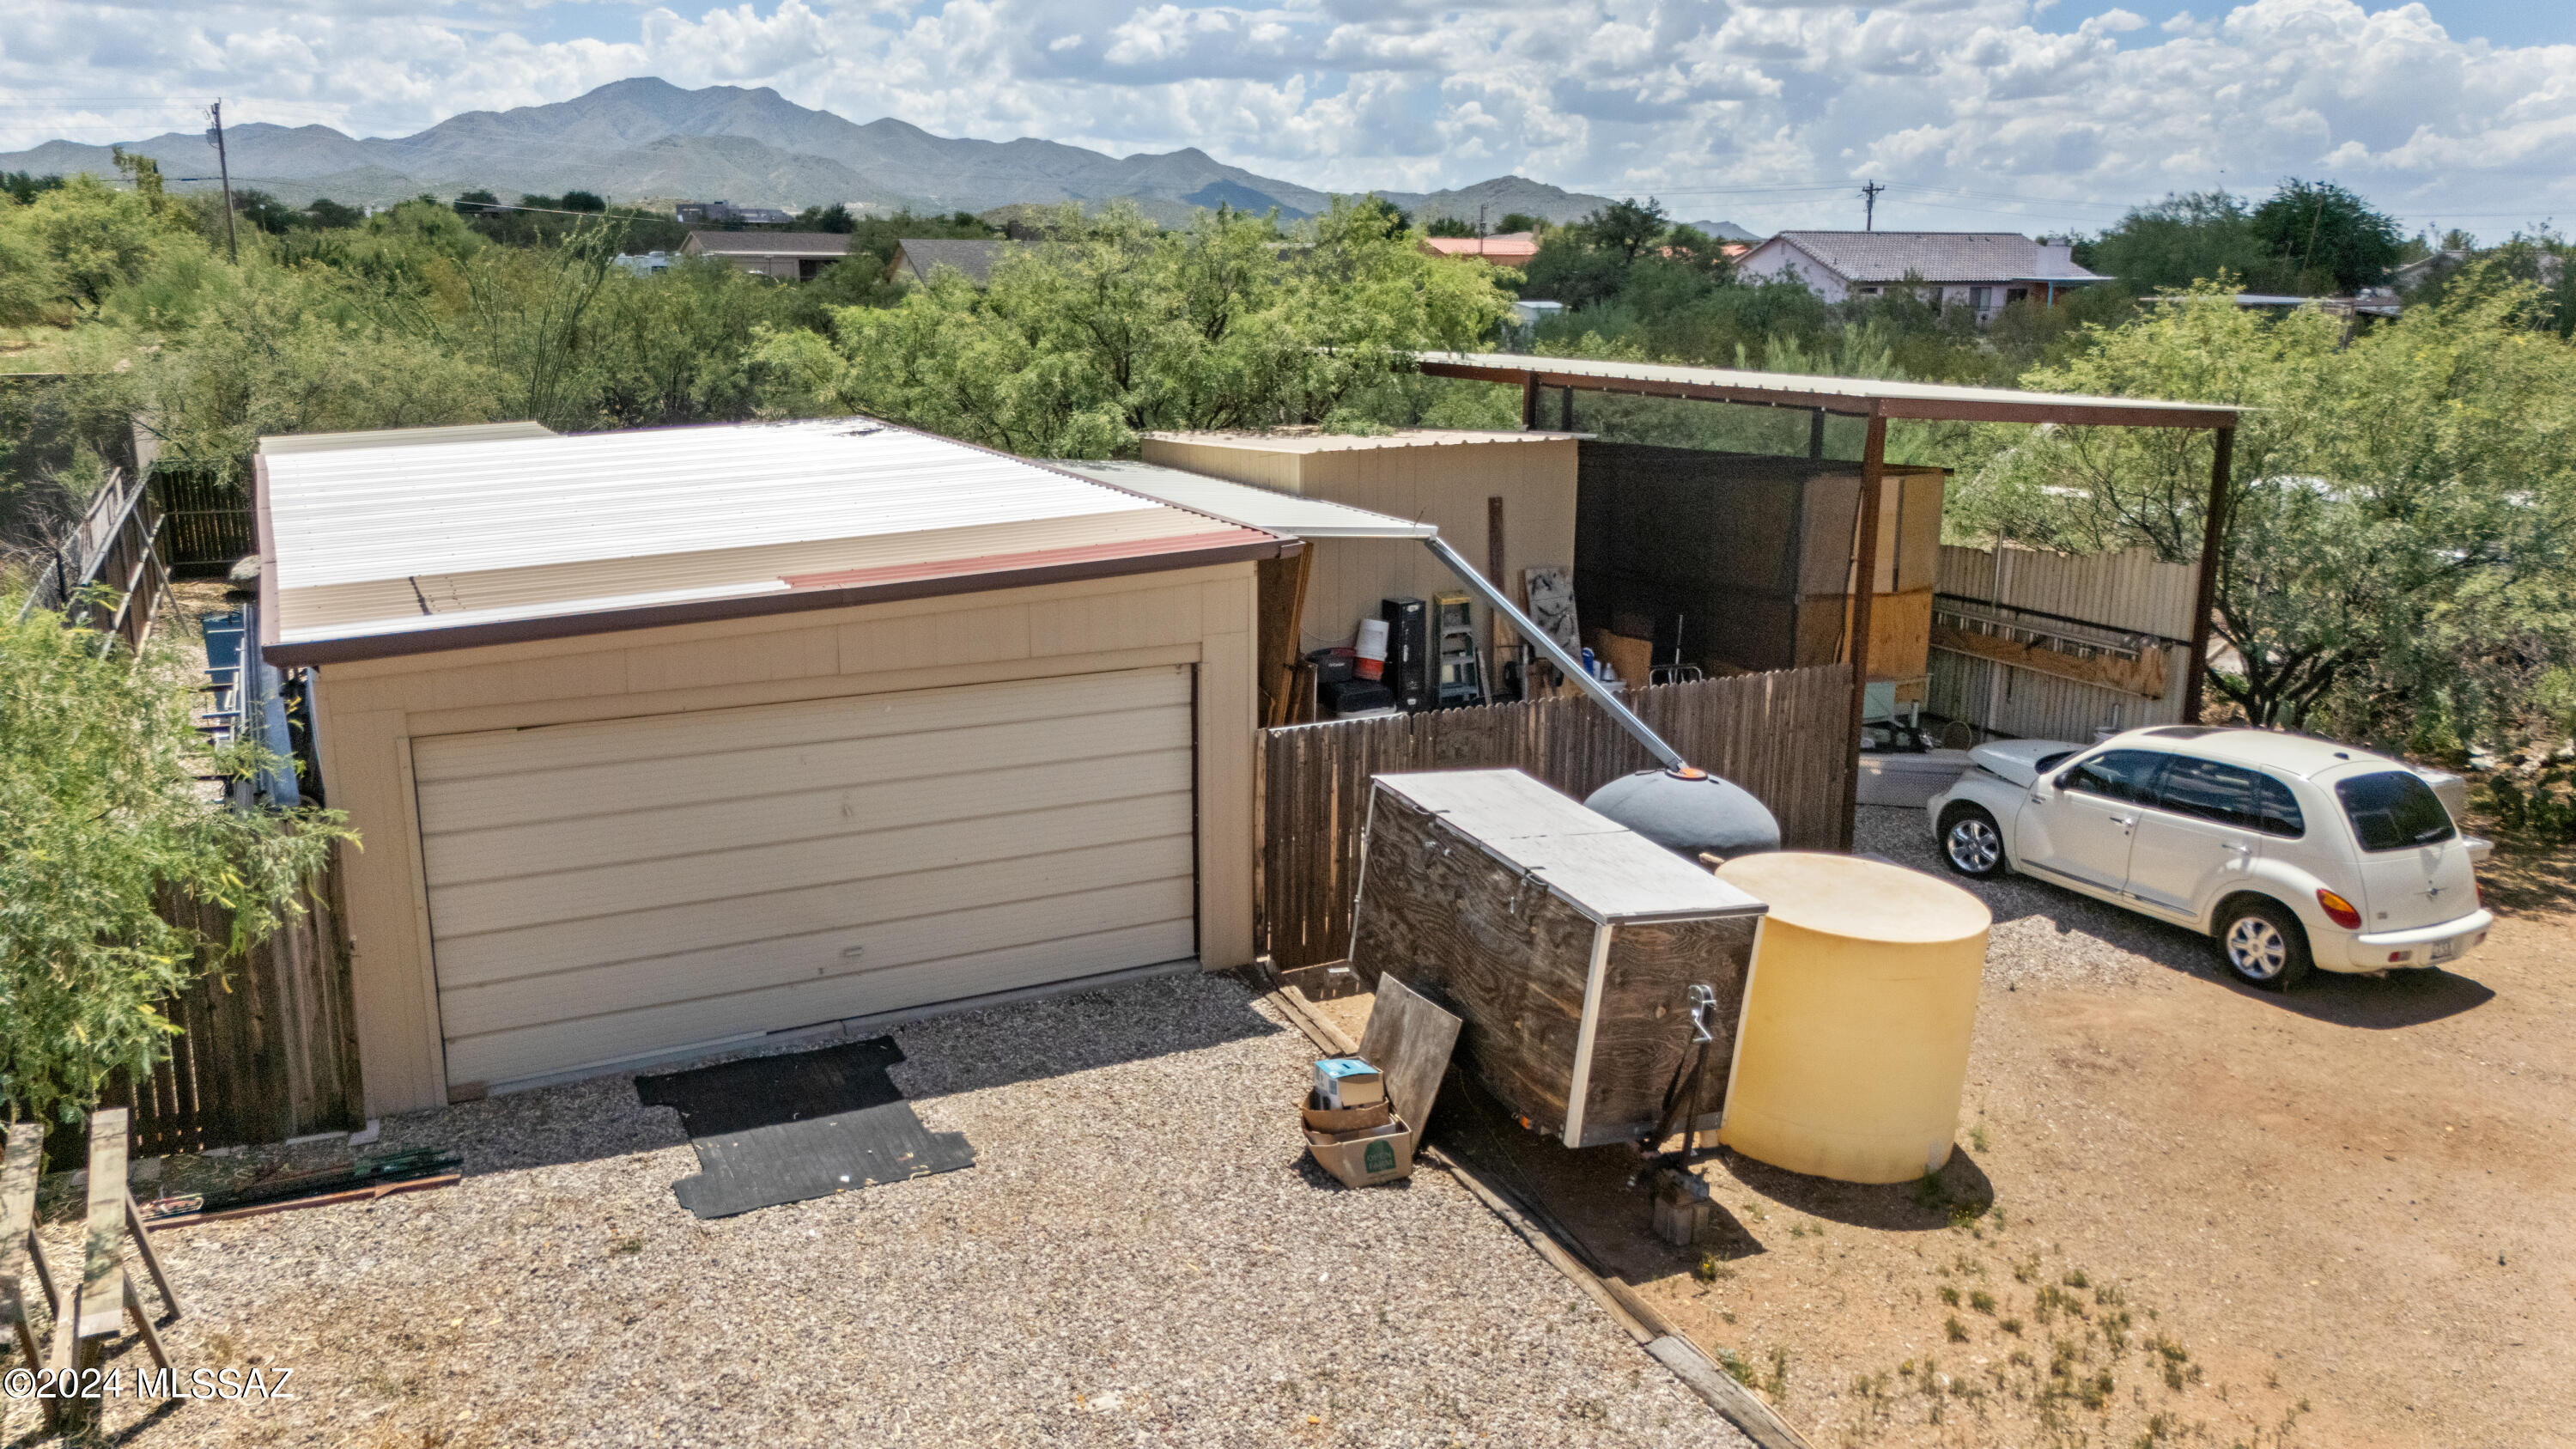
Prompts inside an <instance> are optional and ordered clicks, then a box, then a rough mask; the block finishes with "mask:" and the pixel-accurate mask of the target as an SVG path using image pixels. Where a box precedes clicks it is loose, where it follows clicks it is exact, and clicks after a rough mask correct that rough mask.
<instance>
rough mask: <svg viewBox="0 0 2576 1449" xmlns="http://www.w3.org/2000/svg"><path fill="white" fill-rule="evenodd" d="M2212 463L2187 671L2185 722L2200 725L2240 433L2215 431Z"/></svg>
mask: <svg viewBox="0 0 2576 1449" xmlns="http://www.w3.org/2000/svg"><path fill="white" fill-rule="evenodd" d="M2212 442H2213V443H2214V444H2215V446H2214V447H2212V449H2211V450H2210V460H2209V517H2208V519H2207V520H2206V522H2205V523H2204V524H2203V526H2202V529H2201V535H2200V580H2199V586H2198V587H2197V588H2195V589H2194V590H2193V591H2192V600H2191V662H2190V663H2189V664H2188V665H2187V666H2185V667H2184V670H2183V686H2182V722H2183V723H2184V724H2198V723H2200V700H2201V686H2202V684H2203V683H2204V682H2205V681H2206V680H2207V678H2208V676H2209V616H2210V615H2211V614H2212V613H2214V612H2216V611H2217V608H2218V568H2219V563H2220V560H2221V559H2222V558H2223V557H2224V556H2225V554H2226V551H2227V483H2228V475H2229V474H2230V473H2231V472H2232V471H2234V468H2235V465H2236V430H2235V429H2234V428H2232V427H2230V428H2219V429H2216V430H2215V433H2214V436H2213V438H2212Z"/></svg>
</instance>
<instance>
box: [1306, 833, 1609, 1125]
mask: <svg viewBox="0 0 2576 1449" xmlns="http://www.w3.org/2000/svg"><path fill="white" fill-rule="evenodd" d="M1361 850H1362V853H1363V857H1364V858H1365V859H1366V861H1367V880H1366V889H1365V890H1364V891H1363V892H1362V894H1361V899H1360V905H1359V911H1358V920H1357V921H1356V922H1355V924H1354V929H1353V932H1352V937H1351V967H1352V969H1353V970H1354V971H1355V972H1356V973H1358V975H1359V977H1360V979H1361V980H1362V981H1363V982H1365V983H1367V984H1369V985H1370V986H1375V985H1376V983H1377V977H1378V973H1380V972H1382V971H1392V972H1394V973H1395V974H1396V975H1397V976H1399V977H1402V978H1403V979H1404V981H1405V982H1406V983H1407V984H1408V985H1410V986H1412V987H1413V988H1414V989H1415V990H1417V991H1420V992H1422V993H1423V994H1424V995H1426V996H1428V997H1430V998H1431V999H1432V1000H1433V1001H1434V1002H1435V1003H1438V1004H1439V1005H1441V1006H1442V1007H1444V1008H1446V1009H1448V1010H1451V1011H1454V1012H1456V1013H1457V1014H1458V1015H1459V1016H1460V1017H1461V1018H1462V1019H1463V1020H1464V1021H1465V1022H1466V1027H1465V1030H1464V1032H1463V1034H1462V1035H1461V1036H1460V1038H1459V1046H1460V1048H1461V1049H1462V1052H1463V1057H1464V1061H1465V1064H1466V1066H1467V1069H1468V1070H1470V1071H1473V1072H1475V1073H1476V1074H1477V1076H1478V1077H1479V1078H1480V1079H1481V1080H1482V1081H1483V1082H1484V1084H1485V1086H1486V1087H1487V1088H1488V1089H1489V1090H1491V1091H1492V1092H1493V1093H1494V1094H1495V1095H1496V1096H1498V1097H1500V1098H1501V1099H1502V1100H1503V1101H1504V1102H1506V1103H1509V1104H1511V1105H1512V1106H1513V1108H1514V1109H1515V1110H1517V1111H1519V1112H1521V1113H1522V1114H1524V1115H1526V1116H1528V1117H1529V1118H1530V1121H1531V1125H1532V1126H1533V1127H1535V1128H1538V1129H1539V1130H1542V1131H1546V1132H1549V1133H1555V1132H1558V1131H1561V1130H1563V1128H1564V1125H1565V1118H1566V1107H1567V1102H1566V1095H1567V1083H1569V1082H1570V1081H1571V1080H1572V1079H1573V1073H1574V1058H1575V1047H1576V1039H1577V1037H1578V1035H1579V1033H1580V1031H1581V1028H1582V1021H1583V1001H1584V988H1585V975H1586V968H1587V967H1588V966H1589V965H1590V963H1591V957H1592V941H1593V936H1594V933H1595V931H1596V930H1597V929H1598V928H1597V926H1596V925H1595V923H1594V922H1593V921H1592V920H1591V918H1589V917H1587V916H1585V915H1584V914H1583V913H1582V912H1580V911H1578V910H1576V909H1575V908H1574V907H1573V906H1572V905H1569V904H1568V903H1567V902H1565V901H1564V900H1563V899H1561V898H1560V897H1558V896H1556V895H1555V894H1553V893H1552V892H1550V891H1549V890H1548V889H1547V888H1546V887H1545V886H1543V885H1541V884H1539V883H1538V882H1537V881H1534V880H1531V879H1530V878H1528V877H1527V876H1524V875H1522V874H1520V873H1519V872H1517V871H1514V870H1512V869H1511V868H1510V867H1508V866H1506V865H1504V864H1503V863H1501V862H1499V861H1497V860H1495V859H1493V858H1492V857H1491V856H1489V855H1487V854H1486V853H1485V852H1484V850H1483V848H1482V847H1481V846H1479V845H1478V844H1477V843H1476V842H1475V841H1474V840H1472V839H1470V838H1469V837H1468V836H1466V835H1465V834H1464V833H1462V832H1460V831H1459V830H1457V829H1456V828H1454V827H1452V826H1451V825H1449V824H1448V823H1447V822H1445V821H1443V820H1441V819H1440V818H1439V817H1438V816H1436V815H1433V814H1432V813H1430V812H1429V811H1426V810H1423V809H1421V808H1420V807H1418V806H1416V805H1414V804H1413V803H1411V802H1410V801H1407V800H1405V799H1403V798H1402V797H1400V796H1396V795H1392V794H1390V793H1388V792H1387V791H1385V790H1376V791H1373V792H1372V799H1371V802H1370V806H1369V822H1368V829H1367V834H1366V836H1365V838H1364V841H1363V844H1362V846H1361Z"/></svg>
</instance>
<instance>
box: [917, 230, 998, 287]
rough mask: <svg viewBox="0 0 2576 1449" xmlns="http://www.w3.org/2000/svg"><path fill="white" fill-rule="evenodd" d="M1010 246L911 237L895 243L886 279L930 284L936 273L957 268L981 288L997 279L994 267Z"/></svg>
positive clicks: (978, 241)
mask: <svg viewBox="0 0 2576 1449" xmlns="http://www.w3.org/2000/svg"><path fill="white" fill-rule="evenodd" d="M1009 245H1010V243H1009V242H1006V241H986V240H980V239H976V238H963V239H955V240H946V239H938V238H929V237H918V238H915V237H907V238H906V239H904V240H902V241H899V242H897V243H895V248H894V259H893V260H892V261H890V262H888V263H887V264H886V280H887V281H890V282H894V281H911V282H925V283H926V282H928V281H929V280H930V274H931V273H932V272H935V271H937V270H938V269H939V268H941V267H953V268H955V269H956V270H957V271H959V272H961V273H964V274H965V277H966V280H967V281H970V282H972V283H974V284H975V285H976V286H979V287H980V286H983V285H984V284H985V283H987V282H989V281H991V280H993V264H994V263H995V262H998V261H1000V260H1001V259H1002V249H1003V248H1005V247H1007V246H1009Z"/></svg>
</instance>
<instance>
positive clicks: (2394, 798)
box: [2335, 770, 2460, 850]
mask: <svg viewBox="0 0 2576 1449" xmlns="http://www.w3.org/2000/svg"><path fill="white" fill-rule="evenodd" d="M2335 798H2336V799H2337V800H2340V801H2342V802H2343V813H2344V815H2345V817H2346V818H2348V819H2350V820H2351V821H2352V833H2353V837H2354V838H2355V839H2357V840H2359V841H2360V842H2361V848H2362V849H2364V850H2404V849H2406V848H2407V847H2408V846H2412V845H2431V844H2432V843H2433V842H2435V841H2437V840H2449V839H2451V838H2453V837H2455V836H2457V835H2458V834H2459V833H2460V832H2459V830H2458V829H2457V828H2456V827H2454V826H2453V825H2452V824H2451V812H2449V811H2448V810H2445V809H2443V808H2442V797H2441V796H2439V795H2436V794H2434V793H2433V787H2432V786H2430V785H2427V784H2425V783H2424V780H2423V777H2422V776H2420V775H2417V774H2415V773H2413V772H2412V771H2408V770H2382V771H2379V772H2377V773H2375V774H2369V775H2355V776H2353V777H2352V778H2351V779H2349V780H2337V781H2336V782H2335Z"/></svg>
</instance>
